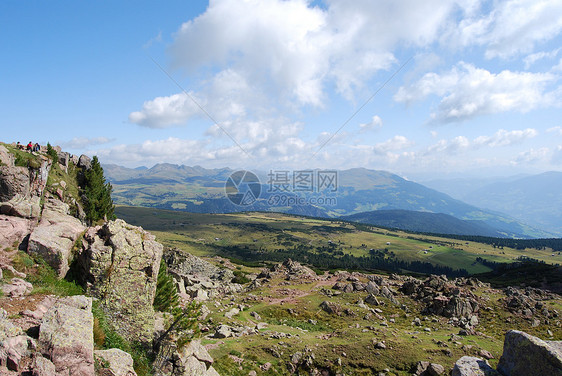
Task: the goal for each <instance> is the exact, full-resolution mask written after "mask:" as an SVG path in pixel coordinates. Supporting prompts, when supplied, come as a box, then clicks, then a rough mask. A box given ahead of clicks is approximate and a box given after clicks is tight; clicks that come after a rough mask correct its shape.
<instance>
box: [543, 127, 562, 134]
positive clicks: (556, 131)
mask: <svg viewBox="0 0 562 376" xmlns="http://www.w3.org/2000/svg"><path fill="white" fill-rule="evenodd" d="M546 131H547V132H548V133H554V134H558V135H560V136H562V127H561V126H559V125H558V126H556V127H552V128H548V129H547V130H546Z"/></svg>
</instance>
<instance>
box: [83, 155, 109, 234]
mask: <svg viewBox="0 0 562 376" xmlns="http://www.w3.org/2000/svg"><path fill="white" fill-rule="evenodd" d="M111 189H112V187H111V184H110V183H108V182H106V181H105V177H104V176H103V168H102V167H101V164H100V162H99V161H98V157H96V156H94V158H92V166H91V168H90V169H89V170H86V172H85V173H84V206H85V208H84V209H85V212H86V220H87V221H88V222H90V223H94V222H96V221H98V220H100V219H103V218H107V219H115V214H114V210H115V206H114V205H113V200H112V199H111Z"/></svg>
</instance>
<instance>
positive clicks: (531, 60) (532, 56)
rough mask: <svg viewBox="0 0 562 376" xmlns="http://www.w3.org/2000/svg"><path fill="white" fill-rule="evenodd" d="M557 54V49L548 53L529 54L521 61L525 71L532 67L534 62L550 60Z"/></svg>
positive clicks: (558, 49) (558, 50)
mask: <svg viewBox="0 0 562 376" xmlns="http://www.w3.org/2000/svg"><path fill="white" fill-rule="evenodd" d="M558 52H560V48H557V49H555V50H553V51H549V52H544V51H541V52H537V53H534V54H530V55H528V56H526V57H525V58H524V59H523V62H524V63H525V69H529V68H530V67H531V65H533V64H534V63H535V62H537V61H539V60H542V59H552V58H555V57H556V55H558Z"/></svg>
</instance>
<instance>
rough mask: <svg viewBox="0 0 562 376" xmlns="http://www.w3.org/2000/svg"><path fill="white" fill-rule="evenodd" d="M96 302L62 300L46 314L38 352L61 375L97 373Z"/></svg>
mask: <svg viewBox="0 0 562 376" xmlns="http://www.w3.org/2000/svg"><path fill="white" fill-rule="evenodd" d="M93 325H94V316H93V314H92V299H91V298H87V297H85V296H71V297H66V298H62V299H60V300H58V301H57V302H56V303H55V304H54V305H53V306H52V307H51V308H50V309H49V310H48V311H47V313H46V314H45V315H44V317H43V321H42V322H41V326H40V328H39V339H38V350H39V352H40V353H41V354H42V355H43V356H44V357H46V358H47V359H49V360H50V361H51V362H52V363H53V364H54V365H55V368H56V371H57V373H59V374H68V375H69V376H92V375H93V374H94V336H93Z"/></svg>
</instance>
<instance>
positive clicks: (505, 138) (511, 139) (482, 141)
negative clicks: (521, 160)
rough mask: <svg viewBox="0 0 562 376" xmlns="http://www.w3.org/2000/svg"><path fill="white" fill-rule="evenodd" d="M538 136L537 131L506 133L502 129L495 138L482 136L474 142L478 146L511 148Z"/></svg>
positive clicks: (525, 130)
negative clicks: (510, 146)
mask: <svg viewBox="0 0 562 376" xmlns="http://www.w3.org/2000/svg"><path fill="white" fill-rule="evenodd" d="M537 134H538V132H537V131H536V130H535V129H532V128H527V129H524V130H514V131H506V130H505V129H500V130H499V131H497V132H496V133H495V134H494V135H493V136H480V137H477V138H476V139H475V140H474V143H475V144H476V145H487V146H491V147H495V146H509V145H513V144H518V143H521V142H523V141H524V140H526V139H529V138H533V137H535V136H536V135H537Z"/></svg>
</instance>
